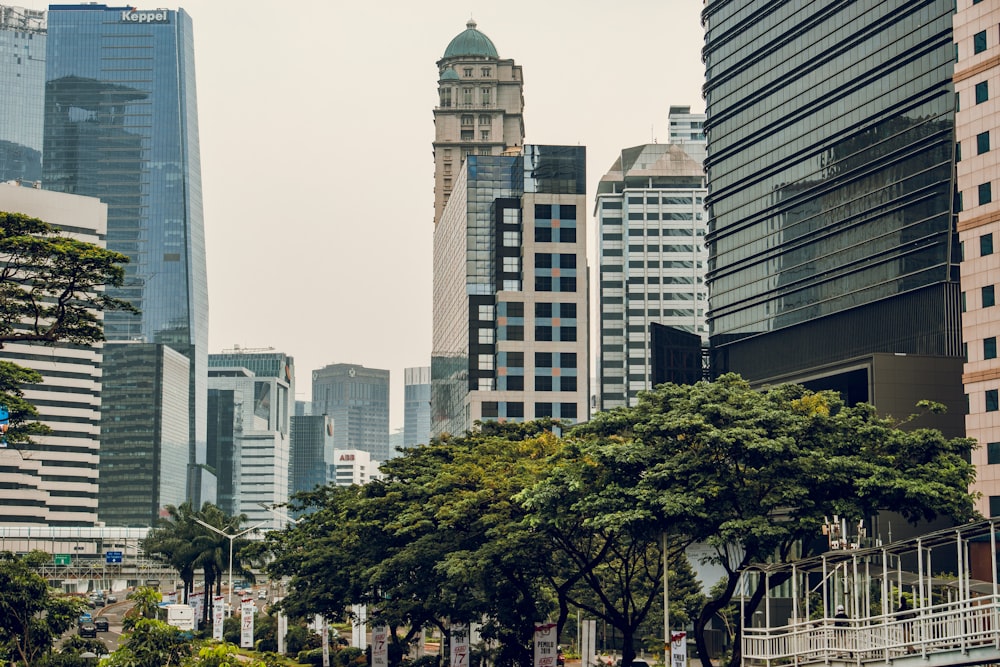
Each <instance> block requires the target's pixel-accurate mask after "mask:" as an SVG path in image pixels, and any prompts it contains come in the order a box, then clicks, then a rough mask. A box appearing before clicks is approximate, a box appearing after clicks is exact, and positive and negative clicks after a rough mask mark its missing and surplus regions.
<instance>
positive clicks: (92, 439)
mask: <svg viewBox="0 0 1000 667" xmlns="http://www.w3.org/2000/svg"><path fill="white" fill-rule="evenodd" d="M0 104H2V103H0ZM0 211H8V212H16V213H23V214H25V215H29V216H32V217H35V218H40V219H42V220H44V221H46V222H48V223H50V224H52V225H55V226H56V227H58V228H59V229H60V230H61V231H62V232H63V233H64V234H66V235H67V236H71V237H73V238H76V239H79V240H81V241H86V242H88V243H95V244H98V245H104V243H105V233H106V232H105V225H106V222H107V214H108V207H107V206H106V205H105V204H103V203H101V202H100V201H98V200H97V199H94V198H91V197H80V196H76V195H67V194H60V193H55V192H46V191H44V190H40V189H36V188H33V187H26V186H18V185H16V184H14V183H0ZM101 357H102V355H101V346H100V345H87V346H83V345H70V344H65V343H58V344H56V345H51V346H48V345H31V344H24V343H8V344H5V345H4V347H3V348H2V349H0V359H3V360H6V361H10V362H13V363H15V364H18V365H21V366H26V367H28V368H31V369H33V370H35V371H37V372H38V373H40V374H41V376H42V378H43V381H42V382H41V383H39V384H37V385H27V386H25V387H24V388H23V389H24V398H25V400H27V401H28V402H29V403H31V404H32V405H34V406H35V407H36V408H37V409H38V421H39V422H41V423H42V424H45V425H47V426H48V427H49V428H51V429H52V431H51V433H49V434H47V435H40V436H34V438H33V440H34V441H35V444H33V445H24V446H19V447H16V448H15V447H5V448H0V472H2V477H3V480H4V484H3V485H2V488H0V523H4V524H8V525H23V526H93V525H95V524H96V523H97V521H98V462H99V456H100V431H101V429H100V421H101V414H100V409H101V386H102V373H101Z"/></svg>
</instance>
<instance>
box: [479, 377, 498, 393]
mask: <svg viewBox="0 0 1000 667" xmlns="http://www.w3.org/2000/svg"><path fill="white" fill-rule="evenodd" d="M476 388H477V389H478V390H479V391H493V389H494V385H493V378H479V380H478V382H477V385H476Z"/></svg>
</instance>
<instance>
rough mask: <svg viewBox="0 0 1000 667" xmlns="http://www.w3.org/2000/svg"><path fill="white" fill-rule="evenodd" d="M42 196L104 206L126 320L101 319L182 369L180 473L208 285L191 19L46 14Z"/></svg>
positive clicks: (197, 419)
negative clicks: (186, 363) (162, 347)
mask: <svg viewBox="0 0 1000 667" xmlns="http://www.w3.org/2000/svg"><path fill="white" fill-rule="evenodd" d="M46 60H47V71H46V82H45V128H44V152H43V171H44V177H43V180H44V183H45V187H46V188H49V189H55V190H60V191H63V192H71V193H76V194H83V195H89V196H94V197H99V198H100V199H101V200H102V201H104V202H105V203H107V204H108V231H107V245H108V247H109V248H111V249H113V250H117V251H119V252H121V253H124V254H125V255H128V256H129V258H130V260H131V261H130V263H129V264H128V265H127V266H126V279H125V285H124V286H123V287H122V288H120V289H119V290H116V294H115V295H116V296H119V297H122V298H127V299H128V300H129V301H131V302H132V303H133V304H135V306H136V307H138V308H139V310H140V311H141V312H140V314H138V315H130V314H127V313H108V314H107V315H106V317H105V333H106V335H107V338H108V339H109V340H112V341H125V340H143V341H146V342H150V343H164V344H167V345H169V346H170V347H172V348H174V349H176V350H177V351H179V352H181V353H182V354H184V355H185V356H187V357H188V358H189V359H190V360H191V392H190V401H191V406H190V407H191V415H192V419H191V429H190V430H191V438H190V443H189V448H190V460H191V462H197V463H202V462H204V460H205V459H204V456H205V433H206V418H205V408H206V401H207V370H206V369H207V343H208V285H207V277H206V267H205V239H204V219H203V214H202V198H201V195H202V193H201V172H200V156H199V143H198V120H197V101H196V98H195V70H194V40H193V36H192V24H191V18H190V16H188V14H186V13H185V12H184V11H183V10H178V11H173V10H155V11H136V10H133V9H131V8H129V7H108V6H105V5H97V4H89V5H52V6H50V8H49V12H48V47H47V51H46Z"/></svg>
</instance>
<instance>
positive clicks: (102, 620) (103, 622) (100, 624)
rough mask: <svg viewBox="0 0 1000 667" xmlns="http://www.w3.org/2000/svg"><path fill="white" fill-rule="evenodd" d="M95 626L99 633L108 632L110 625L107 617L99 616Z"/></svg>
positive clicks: (95, 620)
mask: <svg viewBox="0 0 1000 667" xmlns="http://www.w3.org/2000/svg"><path fill="white" fill-rule="evenodd" d="M94 625H95V626H96V627H97V631H98V632H107V631H108V626H109V625H110V623H109V622H108V617H107V616H98V617H97V618H95V619H94Z"/></svg>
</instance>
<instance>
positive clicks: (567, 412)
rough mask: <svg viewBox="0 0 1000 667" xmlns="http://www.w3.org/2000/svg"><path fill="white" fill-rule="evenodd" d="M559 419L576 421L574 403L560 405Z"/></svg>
mask: <svg viewBox="0 0 1000 667" xmlns="http://www.w3.org/2000/svg"><path fill="white" fill-rule="evenodd" d="M559 417H560V418H562V419H576V403H560V404H559Z"/></svg>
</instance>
